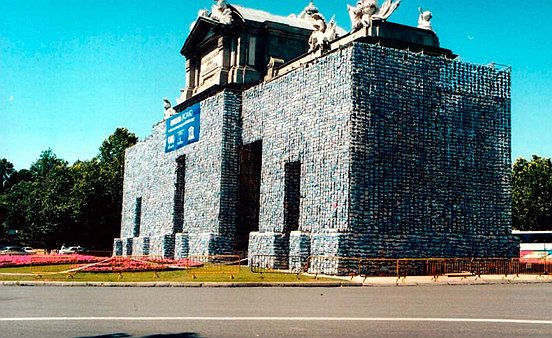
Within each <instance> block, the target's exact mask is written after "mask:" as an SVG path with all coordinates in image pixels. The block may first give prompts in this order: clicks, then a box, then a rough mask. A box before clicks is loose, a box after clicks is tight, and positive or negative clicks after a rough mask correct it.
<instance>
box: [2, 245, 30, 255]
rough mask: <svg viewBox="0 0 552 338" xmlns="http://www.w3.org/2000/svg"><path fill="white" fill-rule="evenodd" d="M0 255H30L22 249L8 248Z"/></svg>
mask: <svg viewBox="0 0 552 338" xmlns="http://www.w3.org/2000/svg"><path fill="white" fill-rule="evenodd" d="M0 255H29V253H28V252H26V251H25V250H24V249H23V248H22V247H19V246H8V247H5V248H4V250H2V251H0Z"/></svg>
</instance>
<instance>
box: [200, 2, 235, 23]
mask: <svg viewBox="0 0 552 338" xmlns="http://www.w3.org/2000/svg"><path fill="white" fill-rule="evenodd" d="M216 2H217V3H216V4H215V5H213V6H212V7H211V11H210V12H209V11H207V10H202V11H200V12H199V16H202V17H205V18H209V19H211V20H215V21H218V22H220V23H221V24H223V25H230V24H232V21H233V19H232V9H231V8H230V7H229V6H228V2H227V1H226V0H217V1H216Z"/></svg>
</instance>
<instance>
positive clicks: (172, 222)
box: [114, 0, 519, 273]
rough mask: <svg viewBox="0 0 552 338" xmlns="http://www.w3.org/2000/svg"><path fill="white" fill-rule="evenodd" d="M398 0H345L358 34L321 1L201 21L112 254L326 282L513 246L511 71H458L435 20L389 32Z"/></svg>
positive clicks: (216, 10)
mask: <svg viewBox="0 0 552 338" xmlns="http://www.w3.org/2000/svg"><path fill="white" fill-rule="evenodd" d="M399 4H400V2H399V1H391V0H388V1H385V2H383V4H382V5H381V7H380V6H379V5H378V2H377V1H374V0H362V1H358V2H357V4H356V6H354V7H353V6H349V7H348V11H349V14H350V15H351V22H352V31H351V32H346V31H345V30H343V29H341V28H340V27H339V26H337V25H336V24H335V23H334V22H332V21H330V23H327V22H326V20H325V19H324V16H323V15H322V13H320V11H319V10H318V9H317V8H316V6H314V4H313V3H309V4H308V6H307V7H306V8H305V9H304V10H303V11H302V12H301V13H300V14H298V15H290V16H278V15H273V14H270V13H267V12H264V11H259V10H256V9H251V8H246V7H242V6H239V5H235V4H229V3H227V2H226V1H217V3H216V4H215V5H214V6H213V8H212V9H211V10H210V11H203V12H202V13H201V15H199V16H198V18H197V20H196V22H195V24H194V26H193V29H192V31H191V33H190V35H189V36H188V38H187V40H186V42H185V44H184V46H183V48H182V50H181V53H182V55H184V56H185V57H186V70H187V72H186V73H187V78H186V88H185V90H184V92H183V94H182V97H181V102H180V103H179V104H178V105H176V106H175V107H172V106H171V104H170V102H168V100H167V101H165V118H167V117H170V118H169V119H168V120H166V121H165V120H164V121H161V122H160V123H158V124H156V125H155V126H154V127H153V130H152V133H151V135H150V136H149V137H147V138H146V139H145V140H143V141H141V142H139V143H138V144H136V145H135V146H133V147H131V148H129V149H128V150H127V152H126V157H125V172H124V175H125V179H124V189H123V209H122V224H121V235H120V238H117V239H115V241H114V254H115V255H141V254H150V255H156V256H159V255H161V256H165V257H175V258H183V257H193V256H197V255H221V254H237V255H242V256H244V257H245V256H249V258H250V259H255V257H268V259H267V260H266V261H265V264H266V265H267V266H269V267H272V268H281V269H294V268H296V267H298V266H303V265H304V264H305V262H306V260H307V257H309V256H323V257H330V258H331V257H333V258H331V259H329V260H328V261H329V262H331V264H328V265H326V266H313V267H311V268H312V269H313V271H318V272H324V273H340V272H341V271H342V270H341V268H342V266H341V264H342V263H340V262H341V261H340V260H339V259H337V258H335V257H358V258H366V257H379V258H400V257H412V258H429V257H513V256H515V255H516V254H518V252H519V248H517V247H516V243H515V241H514V240H513V238H512V236H511V198H510V191H511V183H510V180H511V178H510V173H511V158H510V149H511V145H510V144H511V136H510V134H511V132H510V128H511V125H510V123H511V73H510V69H509V68H506V69H501V68H499V67H491V66H482V65H475V64H470V63H466V62H461V61H459V60H458V59H457V56H456V55H455V54H454V53H453V52H452V51H451V50H449V49H446V48H443V47H441V45H440V42H439V39H438V37H437V35H436V34H435V33H434V32H433V31H432V30H431V24H430V20H431V16H432V15H431V14H430V13H429V12H426V11H423V10H421V9H420V18H419V19H420V21H419V28H418V27H411V26H405V25H400V24H397V23H393V22H389V20H388V19H389V18H390V16H391V15H392V14H393V12H394V11H395V10H396V9H397V7H398V6H399ZM343 10H345V8H344V9H343ZM330 27H335V32H333V31H332V30H333V29H331V28H330ZM309 51H310V52H309ZM173 110H174V111H173Z"/></svg>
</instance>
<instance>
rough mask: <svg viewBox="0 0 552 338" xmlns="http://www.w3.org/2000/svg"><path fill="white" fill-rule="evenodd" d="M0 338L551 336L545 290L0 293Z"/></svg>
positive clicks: (549, 287) (549, 289)
mask: <svg viewBox="0 0 552 338" xmlns="http://www.w3.org/2000/svg"><path fill="white" fill-rule="evenodd" d="M0 336H1V337H98V336H100V337H143V336H149V337H151V336H153V337H265V336H270V337H285V336H316V337H320V336H326V337H351V336H358V337H361V336H362V337H366V336H373V337H405V336H408V337H416V336H418V337H443V336H452V337H465V336H473V337H483V336H484V337H510V336H512V337H527V336H537V337H539V336H540V337H550V336H552V284H537V285H483V286H428V287H387V288H334V289H319V288H234V289H228V288H60V287H0Z"/></svg>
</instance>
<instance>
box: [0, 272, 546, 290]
mask: <svg viewBox="0 0 552 338" xmlns="http://www.w3.org/2000/svg"><path fill="white" fill-rule="evenodd" d="M318 277H320V278H330V279H335V282H275V283H267V282H253V283H232V282H230V283H209V282H202V283H176V282H142V283H131V282H47V281H6V282H2V281H0V286H53V287H186V288H192V287H194V288H197V287H208V288H214V287H217V288H218V287H227V288H237V287H308V288H312V287H332V288H335V287H392V286H394V287H404V286H439V285H491V284H495V285H496V284H537V283H538V284H542V283H552V276H535V275H521V276H519V277H517V276H514V275H510V276H504V275H485V276H481V278H479V277H475V276H470V277H446V276H442V277H439V278H437V280H435V279H434V278H433V277H429V276H423V277H407V278H401V279H397V278H396V277H369V278H366V279H365V278H364V277H359V276H357V277H353V278H352V279H351V277H335V276H321V275H318Z"/></svg>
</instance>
